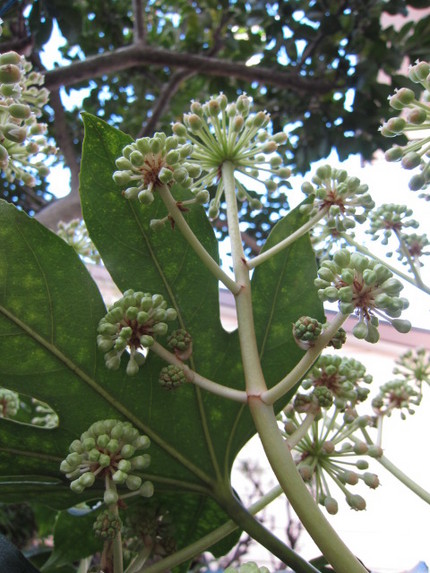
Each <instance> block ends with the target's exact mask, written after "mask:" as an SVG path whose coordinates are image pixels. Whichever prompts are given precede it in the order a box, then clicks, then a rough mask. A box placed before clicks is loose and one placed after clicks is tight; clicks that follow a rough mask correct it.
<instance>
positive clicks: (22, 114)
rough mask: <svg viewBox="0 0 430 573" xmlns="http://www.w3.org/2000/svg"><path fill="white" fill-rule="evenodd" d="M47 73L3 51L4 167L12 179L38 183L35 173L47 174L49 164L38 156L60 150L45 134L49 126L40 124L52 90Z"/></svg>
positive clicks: (0, 137)
mask: <svg viewBox="0 0 430 573" xmlns="http://www.w3.org/2000/svg"><path fill="white" fill-rule="evenodd" d="M42 84H43V76H42V75H41V74H39V73H37V72H35V71H33V70H32V66H31V64H30V63H29V62H27V61H26V59H25V58H24V57H23V56H20V55H19V54H18V53H16V52H6V53H4V54H0V169H2V170H3V171H4V173H5V175H6V177H7V179H8V180H9V181H14V180H15V179H19V180H21V181H22V182H23V183H24V184H25V185H28V186H29V187H33V186H34V185H35V184H36V178H35V175H39V176H40V177H45V176H46V175H48V173H49V169H48V167H46V165H45V164H44V163H42V162H40V161H38V160H37V157H36V156H37V155H38V154H40V153H43V154H44V155H52V154H55V153H56V149H55V148H54V147H52V146H51V145H49V144H48V141H47V139H46V137H45V135H44V134H45V133H46V129H47V127H46V125H45V124H42V123H39V122H38V118H39V117H40V116H41V114H42V108H43V106H44V105H45V104H46V103H47V101H48V90H47V89H46V88H43V87H41V86H42Z"/></svg>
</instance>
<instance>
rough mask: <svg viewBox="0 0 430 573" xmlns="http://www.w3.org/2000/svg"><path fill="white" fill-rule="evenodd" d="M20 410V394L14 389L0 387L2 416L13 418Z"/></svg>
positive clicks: (0, 410) (0, 411)
mask: <svg viewBox="0 0 430 573" xmlns="http://www.w3.org/2000/svg"><path fill="white" fill-rule="evenodd" d="M18 410H19V395H18V394H17V393H16V392H12V390H7V389H6V388H0V418H13V417H14V416H16V414H17V413H18Z"/></svg>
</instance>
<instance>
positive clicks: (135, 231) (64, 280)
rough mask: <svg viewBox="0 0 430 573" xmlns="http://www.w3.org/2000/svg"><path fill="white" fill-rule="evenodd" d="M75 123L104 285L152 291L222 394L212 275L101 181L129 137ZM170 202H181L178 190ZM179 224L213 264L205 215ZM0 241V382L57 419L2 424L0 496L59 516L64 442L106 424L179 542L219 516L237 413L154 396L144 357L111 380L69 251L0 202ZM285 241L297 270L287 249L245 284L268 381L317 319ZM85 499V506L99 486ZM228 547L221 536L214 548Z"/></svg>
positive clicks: (194, 363) (192, 391)
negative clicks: (130, 432)
mask: <svg viewBox="0 0 430 573" xmlns="http://www.w3.org/2000/svg"><path fill="white" fill-rule="evenodd" d="M85 124H86V126H85V127H86V137H85V143H84V150H83V160H82V172H81V194H82V203H83V210H84V215H85V219H86V223H87V226H88V228H89V231H90V235H91V237H92V239H93V241H94V242H95V244H96V246H97V247H98V249H99V251H100V253H101V255H102V258H103V260H104V262H105V264H106V267H107V269H108V270H109V272H110V274H111V275H112V277H113V279H114V281H115V282H116V284H117V285H118V286H119V288H120V289H122V290H125V289H127V288H134V289H139V290H144V291H148V292H152V293H156V292H159V293H161V294H163V296H164V297H165V298H166V299H167V300H168V302H169V305H171V306H174V307H175V308H176V309H177V311H178V322H177V325H176V326H179V325H180V326H183V327H185V328H186V329H187V330H188V331H189V332H190V333H191V335H192V336H193V341H194V343H193V357H192V360H191V362H190V366H191V367H192V368H195V369H196V370H197V371H198V372H200V373H201V374H203V375H205V376H207V377H209V378H211V379H214V380H216V381H218V382H221V383H223V384H225V385H226V386H230V387H232V388H241V389H243V388H244V380H243V373H242V367H241V361H240V351H239V343H238V337H237V333H227V332H225V331H224V330H223V328H222V326H221V324H220V320H219V303H218V283H217V281H216V279H214V278H213V277H212V275H211V274H210V273H209V272H208V271H207V269H206V268H205V267H204V266H203V265H202V264H201V262H200V261H199V259H198V258H197V257H196V255H195V254H194V252H193V251H192V250H191V249H190V248H189V246H188V245H187V243H186V242H185V241H184V239H183V238H182V236H181V235H180V234H179V232H178V231H177V230H175V229H169V228H168V227H166V229H164V230H163V231H162V232H161V233H153V232H152V231H150V228H149V223H150V220H151V219H152V218H154V217H156V218H159V217H161V216H163V215H164V214H165V212H164V210H163V209H164V208H163V206H162V204H161V201H159V200H158V198H157V199H156V200H155V201H154V203H153V204H152V205H151V206H150V207H147V208H142V207H141V206H140V205H137V204H133V203H131V202H129V201H127V200H125V199H124V198H123V197H122V195H121V191H120V190H119V189H118V187H117V186H116V185H115V184H114V182H113V181H112V173H113V171H114V170H115V159H116V157H118V156H119V155H120V154H121V150H122V148H123V147H124V145H126V144H127V143H129V142H130V138H129V137H128V136H126V135H125V134H123V133H121V132H120V131H117V130H115V129H113V128H111V127H109V126H108V125H107V124H106V123H104V122H103V121H102V120H100V119H98V118H95V117H93V116H88V115H87V116H86V117H85ZM175 193H178V194H179V195H178V196H179V197H181V198H183V197H185V196H186V193H185V192H182V191H181V190H175ZM186 217H187V220H188V222H189V224H190V226H191V227H192V228H193V230H194V232H195V233H196V235H197V236H198V237H199V239H200V240H201V242H202V243H203V244H204V245H205V247H206V248H207V250H208V251H209V252H210V253H211V254H212V256H213V258H214V259H217V257H218V253H217V244H216V241H215V237H214V234H213V231H212V229H211V227H210V225H209V223H208V221H207V218H206V216H205V213H204V211H203V209H202V208H200V207H195V206H193V207H192V208H191V209H190V211H189V213H187V214H186ZM299 219H300V217H299V215H298V212H293V213H292V214H290V215H289V216H288V217H287V218H286V220H285V221H283V222H282V223H280V224H279V225H278V226H277V227H276V229H275V231H274V234H273V237H271V238H270V239H269V242H270V241H272V242H277V241H278V240H280V239H282V238H283V237H284V236H286V235H287V234H289V233H290V232H291V230H294V228H295V226H297V224H298V223H299ZM0 237H1V239H2V244H4V245H7V249H3V250H2V252H1V254H0V256H1V259H2V260H1V264H0V376H1V385H3V386H6V387H8V388H10V389H12V390H15V391H18V392H20V393H21V394H24V395H30V396H33V397H35V398H38V399H40V400H42V401H44V402H46V403H48V404H49V405H50V406H51V407H52V408H53V409H54V410H55V411H56V412H57V414H58V416H59V427H58V428H56V429H52V430H46V429H41V428H35V427H32V426H29V425H24V424H20V425H18V424H16V423H14V422H13V421H9V420H0V431H1V443H0V472H1V477H0V486H1V487H0V499H2V500H4V499H6V500H7V501H12V500H20V499H26V500H35V499H36V498H37V501H39V502H47V503H50V504H51V505H54V506H57V507H67V506H70V505H72V504H74V503H76V502H77V501H80V500H82V499H85V497H86V496H85V495H82V496H76V495H75V494H73V495H72V493H71V492H70V490H69V488H68V483H67V480H65V478H64V476H62V475H61V474H60V472H59V463H60V461H61V460H62V459H63V458H64V456H65V455H66V453H67V448H68V445H69V444H70V442H71V441H72V440H73V439H75V438H76V437H78V436H79V435H80V434H81V433H82V432H83V431H84V430H86V429H87V428H88V426H89V425H90V424H91V423H92V422H94V421H96V420H98V419H103V418H108V417H116V418H121V419H127V420H129V421H130V422H131V423H132V424H133V425H134V426H136V427H137V428H138V429H139V430H140V431H141V432H143V433H146V434H148V435H149V436H150V438H151V440H152V446H151V450H150V451H151V457H152V463H151V466H150V468H149V469H148V473H147V474H146V476H145V477H146V478H148V479H151V480H152V481H153V482H154V485H155V488H156V499H157V500H159V502H160V503H161V504H163V503H164V501H165V502H166V503H168V504H169V506H170V507H171V512H172V514H174V515H175V518H176V521H177V531H178V546H179V547H180V546H183V545H185V544H188V543H190V542H192V541H193V540H195V539H197V538H198V537H200V536H201V535H203V534H205V533H207V532H209V531H210V530H212V529H213V528H215V527H217V525H219V524H221V523H222V522H223V521H225V519H226V512H227V513H228V512H229V510H230V507H229V501H228V500H229V499H232V494H231V492H230V488H229V474H230V469H231V465H232V463H233V461H234V458H235V457H236V455H237V453H238V451H239V450H240V448H241V447H242V446H243V445H244V443H245V442H246V441H247V440H248V439H249V438H250V437H251V436H252V434H253V433H254V432H255V430H254V426H253V423H252V420H251V418H250V416H249V413H248V410H247V407H246V405H242V404H239V403H236V402H230V401H227V400H225V399H221V398H220V397H217V396H214V395H212V394H209V393H207V392H203V391H201V390H199V389H198V388H195V387H193V386H191V385H190V386H188V385H187V386H185V387H182V388H180V389H178V390H177V391H174V392H170V393H169V392H166V391H165V390H164V389H163V388H161V387H160V385H159V384H158V374H159V371H160V369H161V368H162V366H164V364H163V363H162V362H161V361H160V359H159V358H158V357H157V356H155V355H153V354H152V353H150V355H149V358H148V360H147V362H146V363H145V365H144V367H143V368H141V371H140V372H139V374H138V375H137V376H136V377H134V378H130V377H128V376H126V375H125V364H123V365H122V366H121V368H120V370H119V371H116V372H112V371H109V370H107V369H106V368H105V366H104V361H103V356H102V354H101V353H100V352H98V350H97V348H96V343H95V337H96V332H97V325H98V322H99V320H100V318H101V317H102V316H103V315H104V313H105V309H104V305H103V302H102V300H101V297H100V294H99V292H98V289H97V287H96V286H95V284H94V283H93V281H92V279H91V278H90V276H89V274H88V272H87V271H86V269H85V267H84V265H83V264H82V263H81V261H80V260H79V259H78V257H77V255H76V254H75V253H74V251H73V250H72V249H71V247H69V246H68V245H66V244H65V243H64V242H63V241H62V240H61V239H59V238H58V237H56V236H55V235H53V234H52V233H51V232H50V231H48V230H46V229H44V228H43V227H42V226H41V225H39V224H38V223H37V222H36V221H34V220H31V219H29V218H28V217H27V216H26V215H24V214H23V213H21V212H19V211H17V210H15V209H14V208H13V207H11V206H10V205H7V204H4V203H3V204H2V205H1V207H0ZM297 245H301V247H300V249H299V251H297V252H296V254H297V253H299V254H300V256H301V260H300V265H297V264H295V263H294V264H293V259H294V257H293V256H289V255H288V253H289V251H286V252H285V253H284V254H283V256H282V257H281V256H278V257H275V258H274V259H273V263H272V262H271V264H269V263H265V264H264V265H262V267H261V269H256V271H255V273H254V278H253V287H254V291H253V298H254V302H255V303H256V304H258V305H259V306H261V308H259V309H257V310H256V324H257V327H258V328H259V329H260V330H261V329H262V332H263V334H259V335H258V338H259V344H260V349H261V358H262V361H263V367H264V372H265V376H266V378H267V383H268V385H269V386H271V385H273V384H274V383H276V382H277V381H278V380H279V379H280V377H282V375H283V374H285V372H286V371H288V370H289V369H290V368H291V367H292V366H294V364H295V363H296V362H297V360H298V358H299V357H300V355H301V352H300V351H299V350H297V348H296V347H295V345H294V346H293V344H292V343H291V335H290V331H291V322H292V321H293V320H295V319H296V318H297V316H300V315H302V314H313V315H316V314H317V313H318V312H319V310H320V303H319V301H318V299H317V297H316V295H315V291H314V290H312V289H311V288H309V289H308V291H309V296H306V297H304V296H298V297H296V298H295V297H294V296H292V294H291V293H290V290H291V289H297V288H298V285H299V287H300V284H299V283H298V281H299V279H300V280H301V279H302V278H303V277H304V276H305V277H308V279H309V284H311V281H310V278H309V277H311V276H312V275H313V273H314V272H315V269H314V266H315V263H314V257H313V254H312V251H311V249H310V245H309V241H308V240H307V239H302V240H301V241H299V243H297ZM297 248H298V247H297ZM300 288H301V287H300ZM301 290H302V289H301ZM288 293H290V294H288ZM286 294H288V296H287V298H286ZM281 312H282V313H284V312H285V314H282V315H281V314H279V313H281ZM284 340H288V341H289V342H288V343H285V342H283V341H284ZM160 342H163V340H160ZM279 349H281V350H282V357H280V356H279ZM85 493H86V495H87V498H88V496H92V497H93V498H97V497H100V495H101V490H96V489H95V490H94V491H90V492H89V493H87V492H85ZM157 496H158V497H157ZM229 496H230V497H229ZM184 508H186V510H185V511H184ZM231 543H232V540H231V539H230V540H229V541H228V542H226V544H225V545H224V546H223V548H222V550H223V551H226V550H227V549H228V546H229V544H230V545H231ZM220 550H221V548H220Z"/></svg>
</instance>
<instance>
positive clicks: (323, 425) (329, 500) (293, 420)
mask: <svg viewBox="0 0 430 573" xmlns="http://www.w3.org/2000/svg"><path fill="white" fill-rule="evenodd" d="M284 414H285V416H286V420H285V423H284V431H285V435H286V437H287V441H288V438H289V437H290V436H293V435H294V433H295V432H297V431H299V428H300V427H301V425H302V424H303V420H302V417H301V416H300V414H298V413H297V411H296V410H295V408H294V407H293V406H292V405H289V406H287V408H286V409H285V410H284ZM370 423H371V418H370V417H368V416H360V417H359V416H357V414H356V412H355V411H354V410H352V409H348V410H346V411H345V412H344V414H343V419H342V418H341V412H340V410H339V409H338V408H336V407H335V408H334V410H330V411H323V413H322V415H321V416H319V417H318V418H316V419H315V420H314V422H313V424H312V426H311V428H310V430H309V432H308V433H306V434H305V435H304V436H303V437H302V438H301V439H300V441H299V442H298V443H297V444H296V445H294V447H293V454H294V457H295V461H296V464H297V469H298V471H299V473H300V475H301V476H302V478H303V480H304V481H305V482H306V483H308V484H309V487H310V489H311V490H312V492H313V494H314V495H315V499H316V500H317V501H318V503H319V504H321V505H322V506H324V507H325V509H326V510H327V512H328V513H330V514H336V513H337V511H338V502H337V500H336V499H335V497H334V495H333V492H332V491H331V488H330V486H329V482H330V480H332V481H333V482H334V483H335V484H336V486H337V487H338V488H339V489H340V490H341V491H342V493H343V494H344V496H345V499H346V502H347V503H348V505H349V506H350V507H351V508H352V509H355V510H363V509H365V508H366V501H365V500H364V498H363V497H362V496H361V495H358V494H354V493H353V492H351V491H350V489H349V486H354V485H356V484H358V483H359V482H360V481H361V482H362V483H364V484H365V485H367V486H368V487H369V488H371V489H375V488H376V487H378V485H379V479H378V476H377V475H376V474H374V473H372V472H369V471H367V470H368V468H369V463H368V461H367V460H365V459H364V456H369V457H373V458H375V457H380V456H381V455H382V450H381V448H380V447H378V446H368V445H367V444H365V443H364V442H362V441H360V440H358V439H357V438H354V437H353V433H354V432H355V431H357V430H359V429H360V428H365V427H366V426H368V425H369V424H370Z"/></svg>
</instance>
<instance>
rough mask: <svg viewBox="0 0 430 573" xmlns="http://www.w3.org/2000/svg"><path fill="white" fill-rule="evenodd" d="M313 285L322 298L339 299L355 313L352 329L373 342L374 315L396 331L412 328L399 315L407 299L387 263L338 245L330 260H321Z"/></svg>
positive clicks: (375, 332)
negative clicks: (383, 319)
mask: <svg viewBox="0 0 430 573" xmlns="http://www.w3.org/2000/svg"><path fill="white" fill-rule="evenodd" d="M315 286H316V287H317V288H318V289H319V290H318V296H319V297H320V299H321V300H322V301H330V302H336V301H338V303H339V310H340V311H341V312H342V313H343V314H352V313H356V314H357V315H358V319H359V321H358V323H357V324H356V325H355V326H354V329H353V334H354V336H356V337H357V338H360V339H365V340H367V341H368V342H372V343H374V342H377V341H378V340H379V332H378V325H379V320H378V317H377V315H380V316H382V317H383V318H385V319H386V320H388V321H389V322H391V324H392V325H393V326H394V328H395V329H396V330H397V331H398V332H408V331H409V330H410V328H411V324H410V322H409V321H408V320H403V319H400V318H399V317H400V315H401V313H402V311H403V310H404V309H405V308H407V306H408V302H407V300H406V299H404V298H400V297H399V293H400V291H401V290H402V288H403V285H402V284H401V283H400V282H399V281H398V280H397V279H395V278H394V277H393V273H392V272H391V271H390V270H389V269H388V268H387V267H385V266H384V265H382V264H380V263H377V262H375V261H374V260H372V259H368V258H367V257H365V256H363V255H361V254H359V253H353V254H351V253H350V252H349V251H348V250H346V249H341V250H340V251H337V252H336V253H335V254H334V255H333V259H332V260H327V261H323V262H322V264H321V267H320V268H319V270H318V278H317V279H315Z"/></svg>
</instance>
